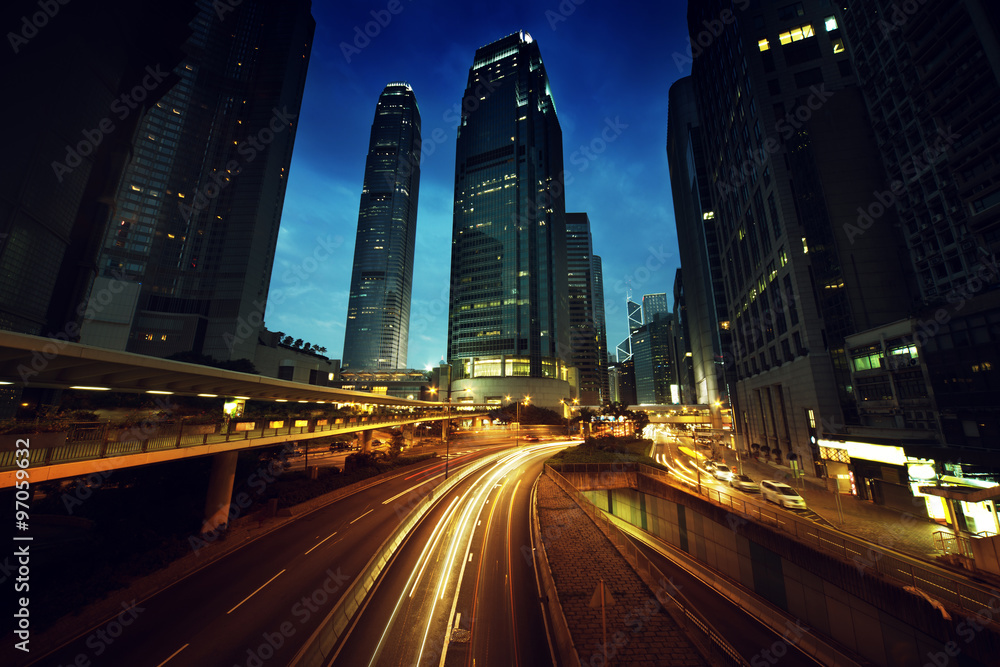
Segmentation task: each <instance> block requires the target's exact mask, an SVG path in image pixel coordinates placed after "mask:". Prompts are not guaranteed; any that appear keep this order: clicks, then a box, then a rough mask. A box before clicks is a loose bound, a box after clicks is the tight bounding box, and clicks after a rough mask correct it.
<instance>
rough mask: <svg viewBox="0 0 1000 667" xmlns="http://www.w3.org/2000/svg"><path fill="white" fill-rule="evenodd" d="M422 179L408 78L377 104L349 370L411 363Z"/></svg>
mask: <svg viewBox="0 0 1000 667" xmlns="http://www.w3.org/2000/svg"><path fill="white" fill-rule="evenodd" d="M419 185H420V111H419V110H418V109H417V98H416V97H415V96H414V94H413V89H412V88H410V85H409V84H407V83H390V84H389V85H387V86H386V87H385V90H383V91H382V94H381V95H380V96H379V98H378V104H377V105H376V106H375V120H374V121H373V122H372V132H371V140H370V141H369V144H368V159H367V160H366V161H365V181H364V185H363V187H362V190H361V207H360V210H359V212H358V237H357V241H356V242H355V245H354V270H353V273H352V275H351V294H350V299H349V301H348V303H347V330H346V332H345V336H344V358H343V365H342V368H344V369H345V370H346V369H391V368H404V367H405V366H406V344H407V336H408V331H409V325H410V292H411V288H412V285H413V243H414V238H415V236H416V231H417V193H418V189H419Z"/></svg>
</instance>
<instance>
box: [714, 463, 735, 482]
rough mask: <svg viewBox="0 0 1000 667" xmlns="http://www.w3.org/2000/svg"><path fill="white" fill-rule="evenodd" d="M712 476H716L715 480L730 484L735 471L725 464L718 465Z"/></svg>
mask: <svg viewBox="0 0 1000 667" xmlns="http://www.w3.org/2000/svg"><path fill="white" fill-rule="evenodd" d="M712 474H713V475H714V476H715V479H718V480H721V481H723V482H728V481H729V480H731V479H732V478H733V471H732V470H730V469H729V466H727V465H726V464H725V463H716V464H715V469H714V470H712Z"/></svg>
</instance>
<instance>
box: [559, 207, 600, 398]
mask: <svg viewBox="0 0 1000 667" xmlns="http://www.w3.org/2000/svg"><path fill="white" fill-rule="evenodd" d="M593 258H594V247H593V240H592V238H591V235H590V218H588V217H587V214H586V213H567V214H566V268H567V286H568V288H569V326H570V346H571V348H572V349H571V354H572V360H571V361H572V364H573V366H575V367H576V368H577V371H578V373H579V376H580V377H579V380H580V404H581V405H598V404H600V402H601V370H600V366H601V365H603V360H602V357H601V356H600V347H599V343H600V335H599V329H598V325H597V318H596V315H595V310H596V308H595V307H596V303H597V299H596V294H595V283H596V281H595V279H594V274H593V269H594V261H593ZM601 291H602V292H603V289H602V290H601Z"/></svg>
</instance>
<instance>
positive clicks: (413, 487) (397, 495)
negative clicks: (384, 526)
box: [382, 472, 444, 505]
mask: <svg viewBox="0 0 1000 667" xmlns="http://www.w3.org/2000/svg"><path fill="white" fill-rule="evenodd" d="M443 474H444V473H443V472H442V473H438V474H437V475H434V477H430V478H428V479H425V480H424V481H422V482H420V483H419V484H415V485H413V486H411V487H410V488H408V489H407V490H406V491H402V492H400V493H397V494H396V495H394V496H393V497H392V498H387V499H386V500H383V501H382V504H383V505H388V504H389V503H391V502H392V501H393V500H396V499H397V498H401V497H403V496H405V495H406V494H407V493H409V492H410V491H413V490H414V489H419V488H420V487H421V486H423V485H424V484H426V483H427V482H430V481H431V480H434V479H437V478H438V477H440V476H441V475H443Z"/></svg>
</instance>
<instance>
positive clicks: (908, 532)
mask: <svg viewBox="0 0 1000 667" xmlns="http://www.w3.org/2000/svg"><path fill="white" fill-rule="evenodd" d="M725 453H726V454H727V456H726V463H727V464H728V465H730V466H731V467H732V468H733V470H736V469H737V463H736V458H735V455H734V454H733V453H732V452H725ZM742 464H743V472H744V473H745V474H747V475H749V476H750V477H751V478H752V479H753V480H754V481H755V482H759V481H761V480H763V479H773V480H778V481H782V482H785V483H786V484H789V485H791V486H793V487H795V488H796V489H798V490H799V492H800V493H801V494H802V497H803V498H805V500H806V504H807V505H808V506H809V508H810V509H811V510H813V511H814V512H816V514H819V515H820V516H821V517H823V518H824V519H826V520H827V521H829V522H830V524H831V525H832V526H833V527H834V528H837V529H838V530H842V531H844V532H845V533H850V534H851V535H854V536H856V537H859V538H861V539H863V540H867V541H869V542H873V543H875V544H878V545H879V546H882V547H886V548H889V549H895V550H897V551H901V552H903V553H906V554H909V555H911V556H916V557H918V558H923V559H926V560H931V561H933V560H935V558H936V557H937V556H940V555H941V551H939V550H938V549H936V548H935V544H934V533H936V532H938V531H945V533H946V534H947V535H948V536H954V532H953V531H952V530H951V529H950V528H948V527H947V526H944V525H942V524H939V523H937V522H936V521H932V520H930V519H927V518H925V517H924V516H923V515H922V513H921V512H920V507H919V506H915V507H914V511H912V512H910V511H905V510H899V509H896V508H893V507H887V506H885V505H876V504H875V503H872V502H868V501H865V500H861V499H859V498H858V497H857V496H854V495H851V494H843V493H842V494H840V503H839V508H838V502H837V496H836V493H835V492H834V491H832V490H830V489H828V488H827V487H826V486H825V484H824V483H825V482H826V481H827V480H822V479H817V478H815V477H800V478H798V479H795V480H793V478H792V470H791V468H789V467H788V466H785V465H778V464H776V463H772V462H766V461H760V460H753V459H749V460H744V461H742ZM831 483H832V482H831ZM917 500H920V499H917ZM841 516H842V517H843V519H841Z"/></svg>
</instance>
